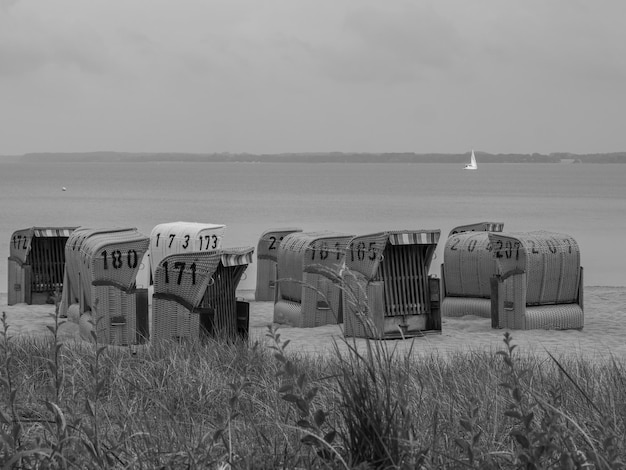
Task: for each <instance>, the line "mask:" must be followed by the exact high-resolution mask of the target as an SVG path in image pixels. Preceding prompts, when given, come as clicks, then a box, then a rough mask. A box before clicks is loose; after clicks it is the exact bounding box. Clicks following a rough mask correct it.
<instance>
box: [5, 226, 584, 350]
mask: <svg viewBox="0 0 626 470" xmlns="http://www.w3.org/2000/svg"><path fill="white" fill-rule="evenodd" d="M224 231H225V226H224V225H219V224H201V223H191V222H172V223H165V224H160V225H157V226H156V227H154V229H153V230H152V232H151V233H150V235H149V236H146V235H144V234H142V233H140V232H138V231H137V230H136V229H134V228H112V229H91V228H85V227H33V228H29V229H24V230H18V231H16V232H15V233H14V234H13V235H12V238H11V240H10V257H9V289H8V292H9V295H8V303H9V305H13V304H15V303H20V302H26V303H44V302H46V301H47V302H50V294H51V292H62V295H61V302H60V305H59V309H60V313H61V315H63V316H65V315H67V316H69V317H70V318H74V319H77V321H79V322H82V323H83V324H85V325H86V324H87V322H88V324H89V325H91V328H93V331H95V334H96V336H97V338H98V341H99V342H102V343H108V344H122V345H127V344H135V343H140V342H144V341H145V340H146V339H147V338H149V337H153V338H178V339H180V338H187V337H189V338H193V337H198V336H199V335H201V334H203V333H206V334H213V335H226V336H231V337H232V336H246V335H247V328H248V321H249V305H248V303H247V302H244V301H242V300H241V299H238V298H237V287H238V284H239V281H240V280H241V278H242V276H243V275H244V273H245V271H246V269H247V267H248V265H249V264H251V263H252V261H253V254H254V248H253V247H237V248H223V247H222V240H223V238H224ZM440 235H441V233H440V231H439V230H403V231H385V232H379V233H372V234H365V235H354V234H343V233H337V232H330V231H320V232H303V231H302V230H301V229H299V228H282V229H272V230H268V231H266V232H264V233H263V234H261V237H260V238H259V240H258V245H257V250H256V258H257V284H256V291H255V298H256V300H257V301H272V302H273V303H274V322H276V323H279V324H289V325H293V326H296V327H316V326H321V325H326V324H343V329H344V333H345V334H346V335H347V336H355V337H371V338H402V337H410V336H416V335H423V334H426V333H438V332H441V318H442V316H443V317H458V316H463V315H476V316H481V317H486V318H491V323H492V326H493V327H494V328H515V329H532V328H549V329H569V328H576V329H580V328H582V327H583V320H584V318H583V289H582V285H583V284H582V272H583V270H582V267H581V266H580V250H579V247H578V244H577V243H576V241H575V240H574V239H573V238H572V237H571V236H569V235H565V234H559V233H552V232H529V233H506V232H504V231H503V224H502V223H494V222H483V223H478V224H472V225H465V226H460V227H456V228H455V229H453V230H452V231H451V232H450V233H449V234H448V237H447V239H446V240H445V247H444V260H443V263H442V265H441V272H440V276H435V275H431V274H429V273H430V270H431V262H432V260H433V257H434V253H435V250H436V248H437V246H438V244H439V242H440ZM146 265H147V266H149V277H150V280H149V282H148V283H149V284H151V285H152V286H153V289H152V290H153V293H152V295H151V297H150V298H148V289H147V288H144V287H143V284H144V283H142V286H141V287H140V288H138V287H137V286H138V283H137V276H138V273H139V270H140V268H142V267H144V266H146ZM150 301H151V305H152V309H151V311H149V307H148V304H149V303H150ZM150 314H151V319H150Z"/></svg>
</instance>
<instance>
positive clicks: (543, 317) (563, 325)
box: [525, 304, 585, 330]
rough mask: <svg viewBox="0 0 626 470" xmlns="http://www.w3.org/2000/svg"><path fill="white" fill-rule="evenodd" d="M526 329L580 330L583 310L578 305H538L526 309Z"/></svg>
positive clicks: (582, 321) (583, 318)
mask: <svg viewBox="0 0 626 470" xmlns="http://www.w3.org/2000/svg"><path fill="white" fill-rule="evenodd" d="M525 318H526V325H525V328H526V329H544V330H569V329H582V328H583V327H584V324H585V316H584V313H583V309H582V308H581V307H580V305H578V304H559V305H539V306H536V307H527V308H526V316H525Z"/></svg>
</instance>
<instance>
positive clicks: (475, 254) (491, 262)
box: [441, 222, 504, 318]
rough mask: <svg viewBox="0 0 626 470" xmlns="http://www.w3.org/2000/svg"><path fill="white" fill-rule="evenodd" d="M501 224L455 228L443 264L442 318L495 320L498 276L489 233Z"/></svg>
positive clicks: (450, 236)
mask: <svg viewBox="0 0 626 470" xmlns="http://www.w3.org/2000/svg"><path fill="white" fill-rule="evenodd" d="M503 227H504V224H503V223H501V222H479V223H475V224H468V225H461V226H458V227H455V228H453V229H452V230H451V231H450V234H449V235H448V238H447V240H446V244H445V247H444V251H443V263H442V264H441V315H442V316H443V317H461V316H464V315H476V316H479V317H483V318H490V317H491V300H490V297H491V277H492V276H493V275H495V274H496V262H495V259H494V258H493V252H492V248H491V242H490V241H489V232H495V233H500V232H502V230H503Z"/></svg>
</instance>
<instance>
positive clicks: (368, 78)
mask: <svg viewBox="0 0 626 470" xmlns="http://www.w3.org/2000/svg"><path fill="white" fill-rule="evenodd" d="M339 39H340V40H339V41H337V42H336V43H332V44H325V45H324V46H323V47H321V48H319V49H318V57H319V60H320V62H321V64H322V67H323V68H324V70H325V72H326V73H327V74H328V75H329V76H331V77H333V78H334V79H337V80H343V81H354V82H384V83H387V84H390V83H401V82H407V81H411V80H420V79H422V78H423V77H424V76H425V75H428V74H430V73H432V72H433V71H437V70H445V69H448V68H450V67H452V66H454V64H455V63H456V62H457V61H458V60H459V58H461V57H462V55H463V53H464V52H463V49H464V48H463V44H462V41H461V39H460V37H459V34H458V31H457V30H456V29H455V27H454V25H453V24H452V23H451V22H449V21H447V20H446V19H445V18H443V17H442V16H441V15H440V14H439V13H438V12H437V11H436V10H435V9H434V8H432V7H430V6H428V4H416V3H414V2H402V1H400V2H385V3H384V4H381V3H376V2H374V3H372V2H370V3H363V4H361V5H360V6H357V7H355V8H352V9H350V10H349V11H347V12H346V14H345V20H344V23H343V34H342V36H341V37H340V38H339Z"/></svg>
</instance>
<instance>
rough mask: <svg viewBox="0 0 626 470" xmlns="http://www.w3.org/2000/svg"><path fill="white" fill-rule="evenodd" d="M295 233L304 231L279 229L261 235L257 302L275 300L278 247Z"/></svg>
mask: <svg viewBox="0 0 626 470" xmlns="http://www.w3.org/2000/svg"><path fill="white" fill-rule="evenodd" d="M295 232H302V229H300V228H277V229H270V230H267V231H265V232H263V234H261V237H260V239H259V242H258V245H257V275H256V290H255V293H254V297H255V299H256V300H257V301H267V300H274V295H275V289H274V285H275V283H276V271H277V269H276V267H277V266H276V264H277V262H278V247H279V246H280V243H281V242H282V240H283V238H285V236H286V235H289V234H290V233H295Z"/></svg>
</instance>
